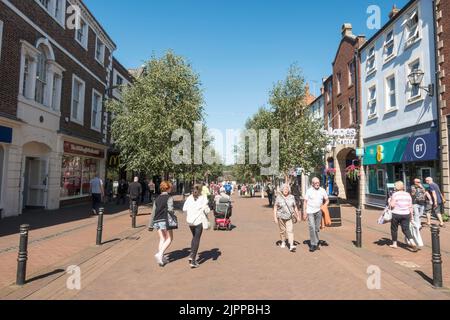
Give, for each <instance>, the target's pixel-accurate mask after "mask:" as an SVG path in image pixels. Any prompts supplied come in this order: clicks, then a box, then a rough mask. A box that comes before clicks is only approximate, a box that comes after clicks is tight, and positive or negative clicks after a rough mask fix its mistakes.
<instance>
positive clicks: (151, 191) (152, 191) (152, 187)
mask: <svg viewBox="0 0 450 320" xmlns="http://www.w3.org/2000/svg"><path fill="white" fill-rule="evenodd" d="M148 193H149V197H150V203H153V195H154V194H155V183H154V182H153V179H152V180H150V182H149V184H148Z"/></svg>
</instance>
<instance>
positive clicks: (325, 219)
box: [320, 205, 332, 227]
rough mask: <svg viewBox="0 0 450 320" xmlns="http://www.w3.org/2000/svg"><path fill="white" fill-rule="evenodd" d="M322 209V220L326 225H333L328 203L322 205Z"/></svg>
mask: <svg viewBox="0 0 450 320" xmlns="http://www.w3.org/2000/svg"><path fill="white" fill-rule="evenodd" d="M320 210H322V217H323V219H322V221H323V223H324V226H325V227H331V224H332V221H331V216H330V210H328V207H327V206H326V205H323V206H321V207H320Z"/></svg>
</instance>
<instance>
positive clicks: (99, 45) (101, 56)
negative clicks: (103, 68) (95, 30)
mask: <svg viewBox="0 0 450 320" xmlns="http://www.w3.org/2000/svg"><path fill="white" fill-rule="evenodd" d="M95 60H97V61H98V62H100V64H101V65H103V64H104V63H105V45H104V44H103V42H102V41H101V40H100V38H99V37H97V41H96V44H95Z"/></svg>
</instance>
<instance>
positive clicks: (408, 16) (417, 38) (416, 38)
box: [404, 7, 422, 49]
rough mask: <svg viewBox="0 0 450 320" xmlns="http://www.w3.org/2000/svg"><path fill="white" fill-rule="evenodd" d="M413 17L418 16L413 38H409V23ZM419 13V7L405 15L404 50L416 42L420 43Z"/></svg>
mask: <svg viewBox="0 0 450 320" xmlns="http://www.w3.org/2000/svg"><path fill="white" fill-rule="evenodd" d="M414 14H415V15H417V16H418V22H417V31H416V32H415V34H414V36H412V37H409V33H410V31H411V30H410V21H411V18H412V17H413V16H414ZM421 16H422V15H421V12H420V10H419V7H415V8H414V9H412V10H411V11H409V12H408V13H407V14H406V20H405V21H404V27H405V30H404V31H405V39H406V40H405V49H408V48H409V47H411V46H412V45H414V44H415V43H416V42H418V41H420V40H421V39H422V33H421V27H422V23H421V22H422V20H421V19H420V17H421Z"/></svg>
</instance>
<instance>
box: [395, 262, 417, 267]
mask: <svg viewBox="0 0 450 320" xmlns="http://www.w3.org/2000/svg"><path fill="white" fill-rule="evenodd" d="M395 263H396V264H399V265H401V266H404V267H406V268H410V269H415V268H420V266H419V265H417V264H415V263H414V262H411V261H395Z"/></svg>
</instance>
